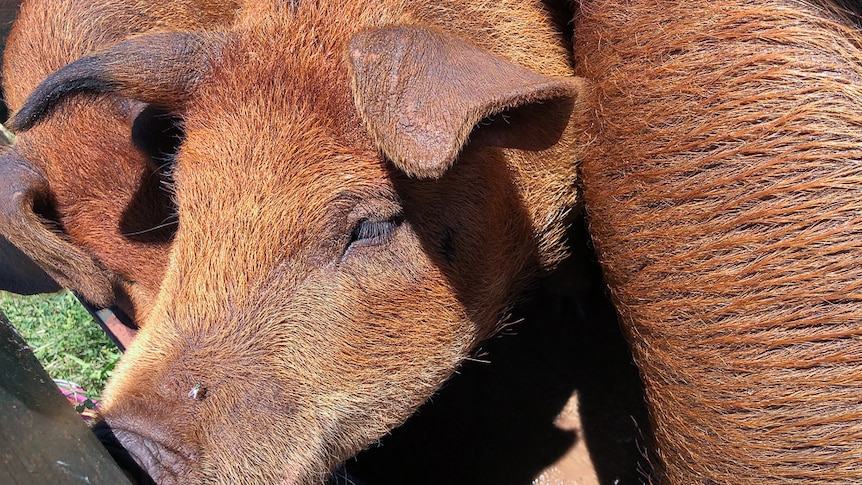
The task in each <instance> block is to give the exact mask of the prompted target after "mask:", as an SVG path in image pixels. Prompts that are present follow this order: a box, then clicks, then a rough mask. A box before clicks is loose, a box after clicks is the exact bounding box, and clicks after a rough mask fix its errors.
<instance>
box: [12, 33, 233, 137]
mask: <svg viewBox="0 0 862 485" xmlns="http://www.w3.org/2000/svg"><path fill="white" fill-rule="evenodd" d="M223 42H224V37H223V36H222V35H221V34H218V33H214V32H209V33H202V32H161V33H156V34H147V35H141V36H138V37H133V38H131V39H129V40H127V41H125V42H122V43H120V44H117V45H115V46H112V47H109V48H106V49H103V50H101V51H98V52H95V53H93V54H90V55H88V56H85V57H82V58H80V59H78V60H76V61H74V62H72V63H70V64H67V65H66V66H65V67H63V68H61V69H60V70H58V71H56V72H54V73H53V74H51V75H50V76H48V77H47V78H46V79H45V80H44V81H42V83H41V84H39V86H37V87H36V89H35V90H34V91H33V93H32V94H30V97H29V98H27V101H26V102H25V103H24V106H22V107H21V109H20V110H18V112H17V113H15V115H14V116H13V117H12V119H11V120H10V121H9V123H8V124H7V126H8V127H9V128H10V129H12V130H13V131H25V130H27V129H29V128H31V127H33V126H34V125H35V124H36V123H38V122H39V121H40V120H42V119H43V118H44V117H46V116H47V115H48V114H49V113H50V112H51V111H52V110H53V109H54V108H55V107H56V106H57V105H58V104H59V103H60V101H62V100H63V99H64V98H65V97H66V96H70V95H73V94H76V93H82V92H100V93H105V92H110V93H117V94H120V95H122V96H125V97H127V98H131V99H137V100H140V101H144V102H146V103H150V104H153V105H156V106H160V107H165V108H169V109H175V110H179V109H181V108H182V106H183V105H184V104H185V102H186V101H187V100H188V97H189V94H190V92H191V91H192V90H193V88H194V85H195V84H196V83H197V82H198V81H199V80H200V78H201V77H202V76H203V75H204V73H205V71H206V70H207V67H208V59H209V58H210V56H212V55H213V53H214V52H217V51H218V49H219V47H220V45H221V43H223Z"/></svg>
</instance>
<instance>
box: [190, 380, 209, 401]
mask: <svg viewBox="0 0 862 485" xmlns="http://www.w3.org/2000/svg"><path fill="white" fill-rule="evenodd" d="M206 395H207V389H206V388H205V387H204V386H203V385H202V384H201V383H200V382H198V383H195V385H194V386H192V389H191V390H190V391H189V394H188V396H189V397H190V398H192V399H194V400H195V401H203V399H204V398H205V397H206Z"/></svg>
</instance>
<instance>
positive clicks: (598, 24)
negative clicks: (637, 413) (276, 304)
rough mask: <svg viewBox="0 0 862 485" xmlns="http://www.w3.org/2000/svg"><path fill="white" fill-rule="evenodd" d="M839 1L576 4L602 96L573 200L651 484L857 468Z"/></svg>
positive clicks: (860, 144) (840, 474)
mask: <svg viewBox="0 0 862 485" xmlns="http://www.w3.org/2000/svg"><path fill="white" fill-rule="evenodd" d="M848 7H850V2H845V3H843V4H842V3H841V2H830V1H803V2H796V1H779V0H770V1H759V2H747V1H735V0H731V1H722V2H712V1H689V2H675V1H662V2H654V1H633V2H623V3H621V2H611V1H602V0H597V1H583V2H581V6H580V14H579V15H578V16H576V23H575V31H576V32H577V35H576V36H575V53H576V65H577V66H578V73H579V74H581V75H584V76H588V77H590V78H592V79H594V80H595V82H596V88H597V90H596V92H597V96H596V99H597V100H598V103H599V104H598V106H597V110H596V111H595V113H596V118H595V124H594V126H593V129H592V130H591V133H592V134H593V135H594V136H595V138H594V143H592V144H590V145H589V146H588V148H587V149H586V154H585V157H584V161H583V165H582V168H583V177H584V179H583V182H584V188H585V189H584V190H585V202H586V208H587V212H588V214H589V217H590V220H591V223H590V231H591V233H592V235H593V239H594V241H595V244H596V247H597V249H598V251H599V254H600V260H601V262H602V264H603V267H604V270H605V274H606V278H607V281H608V283H609V286H610V289H611V292H612V295H613V298H614V301H615V303H616V305H617V309H618V311H619V312H620V316H621V322H622V325H623V327H624V329H625V331H626V332H627V333H628V337H629V341H630V342H631V344H632V350H633V354H634V357H635V360H636V362H637V364H638V366H639V368H640V372H641V375H642V378H643V381H644V386H645V392H646V398H647V404H648V406H649V410H650V414H651V419H652V421H653V425H654V430H655V443H654V446H653V449H654V450H655V454H654V466H655V467H656V468H657V469H658V471H659V473H658V476H657V481H658V482H660V483H677V484H694V483H734V484H754V483H782V484H790V483H800V484H801V483H805V484H812V483H859V482H860V480H862V455H860V450H862V404H860V403H862V400H860V395H862V394H860V378H862V340H860V332H862V327H860V321H862V305H860V303H862V293H860V282H862V264H860V263H862V212H860V201H862V185H860V183H859V181H860V175H862V164H860V155H862V151H860V149H862V117H860V114H862V83H860V79H862V48H860V46H862V32H860V30H859V16H858V15H857V14H855V13H852V12H851V11H850V10H848ZM857 8H858V3H857Z"/></svg>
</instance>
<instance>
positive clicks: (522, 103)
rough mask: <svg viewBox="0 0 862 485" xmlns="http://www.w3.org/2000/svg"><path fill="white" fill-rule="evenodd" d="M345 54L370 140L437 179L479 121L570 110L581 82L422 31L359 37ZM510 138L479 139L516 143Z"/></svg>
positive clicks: (403, 164)
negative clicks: (552, 106)
mask: <svg viewBox="0 0 862 485" xmlns="http://www.w3.org/2000/svg"><path fill="white" fill-rule="evenodd" d="M348 54H349V57H350V64H351V66H352V72H351V76H352V79H351V83H352V88H353V96H354V101H355V103H356V108H357V110H358V111H359V114H360V116H361V117H362V120H363V122H364V123H365V125H366V127H367V128H368V130H369V132H370V133H371V136H372V138H373V139H374V142H375V143H376V144H377V146H378V148H380V149H381V150H382V151H383V153H384V154H386V156H387V157H389V159H390V160H392V162H393V163H394V164H395V165H396V166H397V167H398V168H399V169H401V170H402V171H404V172H406V173H407V174H409V175H412V176H417V177H423V178H438V177H440V176H442V175H443V173H445V172H446V170H448V169H449V167H451V166H452V164H453V163H454V161H455V159H456V158H457V156H458V153H459V152H460V151H461V149H462V148H463V146H464V145H465V144H466V143H467V140H468V138H469V136H470V134H471V132H472V131H473V129H474V127H475V126H476V124H477V123H479V122H480V121H481V120H483V119H484V118H486V117H488V116H491V115H494V114H497V113H500V112H502V111H504V110H509V109H513V108H520V107H526V106H530V105H536V104H538V103H542V102H547V101H550V100H563V101H565V102H567V103H568V104H569V107H570V108H569V111H571V106H572V105H573V103H572V101H573V100H574V98H576V97H577V96H578V94H579V93H580V91H581V90H582V89H583V83H584V81H583V80H582V79H580V78H574V77H572V78H566V77H552V76H546V75H543V74H538V73H535V72H533V71H530V70H528V69H525V68H523V67H521V66H519V65H517V64H513V63H511V62H509V61H507V60H505V59H502V58H500V57H497V56H495V55H493V54H491V53H489V52H487V51H484V50H482V49H480V48H478V47H476V46H474V45H472V44H469V43H468V42H466V41H464V40H463V39H459V38H457V37H454V36H452V35H449V34H445V33H442V32H437V31H434V30H430V29H427V28H421V27H406V26H398V27H386V28H381V29H375V30H368V31H364V32H360V33H358V34H356V35H355V36H354V37H353V39H352V40H351V42H350V46H349V53H348ZM538 113H541V110H538V111H536V113H535V114H538ZM532 123H533V124H535V120H532ZM540 123H541V122H540ZM562 128H563V127H561V128H560V130H559V132H560V133H562ZM506 131H508V133H509V135H515V133H514V132H512V131H511V130H506ZM510 138H511V136H507V135H506V134H505V133H500V134H496V135H491V136H486V137H484V140H483V141H485V142H487V143H489V144H497V145H500V146H517V142H515V141H514V140H511V139H510ZM545 148H547V147H545Z"/></svg>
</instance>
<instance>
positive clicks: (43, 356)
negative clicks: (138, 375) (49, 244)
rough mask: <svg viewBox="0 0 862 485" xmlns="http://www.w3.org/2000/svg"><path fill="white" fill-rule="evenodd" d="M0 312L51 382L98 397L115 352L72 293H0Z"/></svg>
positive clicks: (113, 361) (118, 356) (116, 358)
mask: <svg viewBox="0 0 862 485" xmlns="http://www.w3.org/2000/svg"><path fill="white" fill-rule="evenodd" d="M0 310H2V311H3V313H5V314H6V317H7V318H8V319H9V321H10V322H11V323H12V325H13V326H14V327H15V328H16V329H17V330H18V333H20V334H21V336H22V337H24V340H26V341H27V343H28V344H29V345H30V347H31V348H32V349H33V352H34V353H35V354H36V358H37V359H39V362H41V363H42V365H43V366H44V367H45V370H47V371H48V375H50V376H51V377H53V378H58V379H66V380H70V381H73V382H76V383H78V384H80V385H81V387H83V388H84V389H86V391H87V395H88V397H90V398H91V399H99V397H100V395H101V392H102V389H103V388H104V387H105V382H106V381H107V380H108V378H109V377H110V376H111V372H112V371H113V369H114V365H115V364H116V363H117V360H119V358H120V351H119V349H117V347H116V346H115V345H114V344H113V343H111V341H110V340H108V337H107V336H106V335H105V333H104V332H103V331H102V329H101V328H100V327H99V325H98V324H96V322H95V321H93V318H92V317H91V316H90V314H89V313H88V312H87V310H85V309H84V307H82V306H81V304H80V303H78V300H77V299H76V298H75V296H74V295H72V294H71V293H69V292H67V291H63V292H60V293H57V294H53V295H38V296H19V295H13V294H11V293H6V292H2V291H0Z"/></svg>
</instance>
